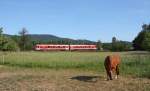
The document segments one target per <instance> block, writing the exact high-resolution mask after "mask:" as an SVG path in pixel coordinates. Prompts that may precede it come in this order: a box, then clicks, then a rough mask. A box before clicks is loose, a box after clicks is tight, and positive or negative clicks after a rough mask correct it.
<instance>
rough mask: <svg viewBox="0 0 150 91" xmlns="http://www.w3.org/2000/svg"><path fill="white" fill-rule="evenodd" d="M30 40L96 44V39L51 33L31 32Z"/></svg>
mask: <svg viewBox="0 0 150 91" xmlns="http://www.w3.org/2000/svg"><path fill="white" fill-rule="evenodd" d="M5 36H7V37H14V36H16V37H19V36H18V35H9V34H5ZM28 36H29V38H30V41H34V42H39V43H51V42H53V43H54V42H55V43H59V44H69V43H71V44H95V43H96V42H95V41H90V40H86V39H77V40H75V39H71V38H62V37H58V36H55V35H51V34H29V35H28Z"/></svg>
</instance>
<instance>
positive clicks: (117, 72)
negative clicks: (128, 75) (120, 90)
mask: <svg viewBox="0 0 150 91" xmlns="http://www.w3.org/2000/svg"><path fill="white" fill-rule="evenodd" d="M118 75H119V66H118V65H117V66H116V77H115V78H116V79H118Z"/></svg>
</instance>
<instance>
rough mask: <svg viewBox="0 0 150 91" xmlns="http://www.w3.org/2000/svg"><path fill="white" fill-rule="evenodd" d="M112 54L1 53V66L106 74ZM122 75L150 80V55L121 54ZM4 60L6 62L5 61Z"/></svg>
mask: <svg viewBox="0 0 150 91" xmlns="http://www.w3.org/2000/svg"><path fill="white" fill-rule="evenodd" d="M110 54H114V53H111V52H6V53H2V52H0V65H7V66H13V67H26V68H36V67H38V68H50V69H80V70H92V71H97V72H104V71H105V69H104V65H103V64H104V59H105V57H106V55H110ZM119 54H120V55H121V59H122V62H121V66H120V67H121V69H120V70H121V74H123V75H126V74H129V75H133V76H138V77H148V78H150V55H149V54H148V55H147V54H146V55H145V54H144V55H143V54H130V53H119ZM3 59H4V60H3Z"/></svg>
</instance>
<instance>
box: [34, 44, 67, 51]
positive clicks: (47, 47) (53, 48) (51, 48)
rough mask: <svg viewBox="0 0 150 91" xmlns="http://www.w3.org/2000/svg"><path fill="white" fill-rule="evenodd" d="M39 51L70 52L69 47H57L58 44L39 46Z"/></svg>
mask: <svg viewBox="0 0 150 91" xmlns="http://www.w3.org/2000/svg"><path fill="white" fill-rule="evenodd" d="M35 50H37V51H57V50H58V51H66V50H69V45H56V44H37V45H36V46H35Z"/></svg>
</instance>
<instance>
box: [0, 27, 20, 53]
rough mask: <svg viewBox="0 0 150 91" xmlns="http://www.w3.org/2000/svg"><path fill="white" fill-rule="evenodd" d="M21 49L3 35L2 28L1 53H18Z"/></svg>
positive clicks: (0, 38) (0, 31)
mask: <svg viewBox="0 0 150 91" xmlns="http://www.w3.org/2000/svg"><path fill="white" fill-rule="evenodd" d="M18 50H19V47H18V45H17V44H16V42H15V41H13V40H12V39H11V38H9V37H6V36H4V35H3V28H0V51H18Z"/></svg>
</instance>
